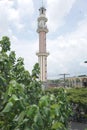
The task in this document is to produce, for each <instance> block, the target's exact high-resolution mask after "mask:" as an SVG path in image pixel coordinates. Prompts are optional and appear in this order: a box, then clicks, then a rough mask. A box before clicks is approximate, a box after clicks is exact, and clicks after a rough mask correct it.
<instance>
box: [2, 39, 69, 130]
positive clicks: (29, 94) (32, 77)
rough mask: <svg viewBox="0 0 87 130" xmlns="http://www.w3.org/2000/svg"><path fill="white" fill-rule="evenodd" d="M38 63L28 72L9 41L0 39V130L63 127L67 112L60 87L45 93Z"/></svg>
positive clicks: (63, 129) (63, 93) (64, 128)
mask: <svg viewBox="0 0 87 130" xmlns="http://www.w3.org/2000/svg"><path fill="white" fill-rule="evenodd" d="M38 77H39V66H38V64H35V66H34V68H33V70H32V73H31V74H30V73H29V72H28V71H26V69H25V68H24V62H23V58H21V57H20V58H18V59H16V55H15V52H13V51H11V50H10V40H9V38H8V37H3V38H2V40H1V41H0V130H67V127H68V118H69V116H70V113H71V109H70V104H69V101H68V99H67V95H66V93H65V90H64V89H60V90H59V92H58V93H57V94H56V95H55V94H53V93H49V92H45V91H43V90H42V88H41V82H40V81H39V80H38Z"/></svg>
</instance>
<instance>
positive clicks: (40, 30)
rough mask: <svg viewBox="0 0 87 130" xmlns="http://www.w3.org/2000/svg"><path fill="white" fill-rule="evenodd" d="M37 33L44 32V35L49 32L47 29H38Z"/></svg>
mask: <svg viewBox="0 0 87 130" xmlns="http://www.w3.org/2000/svg"><path fill="white" fill-rule="evenodd" d="M37 32H38V33H40V32H46V33H48V32H49V30H48V29H47V27H44V28H43V27H39V28H38V29H37Z"/></svg>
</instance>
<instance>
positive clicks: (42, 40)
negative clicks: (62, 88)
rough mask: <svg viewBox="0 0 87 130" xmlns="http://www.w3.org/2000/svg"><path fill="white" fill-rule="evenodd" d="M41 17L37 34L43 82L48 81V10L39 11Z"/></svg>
mask: <svg viewBox="0 0 87 130" xmlns="http://www.w3.org/2000/svg"><path fill="white" fill-rule="evenodd" d="M39 12H40V14H39V17H38V28H37V32H38V34H39V52H38V53H36V55H37V56H38V62H39V66H40V80H41V81H43V82H46V81H47V56H48V55H49V53H48V52H47V51H46V33H48V29H47V26H46V22H47V20H48V19H47V18H46V9H45V8H44V7H41V8H40V9H39Z"/></svg>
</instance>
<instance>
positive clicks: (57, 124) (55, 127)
mask: <svg viewBox="0 0 87 130" xmlns="http://www.w3.org/2000/svg"><path fill="white" fill-rule="evenodd" d="M62 128H63V124H62V123H61V122H55V123H54V124H53V125H52V129H55V130H58V129H62Z"/></svg>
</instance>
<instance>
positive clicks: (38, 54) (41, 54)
mask: <svg viewBox="0 0 87 130" xmlns="http://www.w3.org/2000/svg"><path fill="white" fill-rule="evenodd" d="M49 54H50V53H49V52H36V55H37V56H38V57H40V56H46V57H47V56H49Z"/></svg>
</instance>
